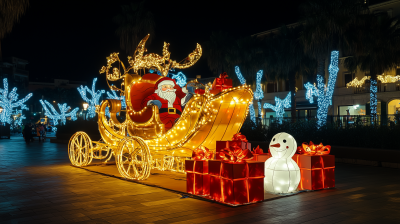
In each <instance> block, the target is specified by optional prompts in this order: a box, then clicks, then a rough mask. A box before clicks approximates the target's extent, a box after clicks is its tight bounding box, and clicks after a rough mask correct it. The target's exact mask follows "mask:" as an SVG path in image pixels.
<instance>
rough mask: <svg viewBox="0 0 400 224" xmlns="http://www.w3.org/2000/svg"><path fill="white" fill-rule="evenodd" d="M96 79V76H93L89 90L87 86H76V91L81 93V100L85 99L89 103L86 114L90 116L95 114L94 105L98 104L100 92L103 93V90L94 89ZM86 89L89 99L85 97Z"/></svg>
mask: <svg viewBox="0 0 400 224" xmlns="http://www.w3.org/2000/svg"><path fill="white" fill-rule="evenodd" d="M96 81H97V78H94V79H93V84H92V90H90V89H89V88H88V87H87V86H85V87H83V86H80V87H78V91H79V93H80V94H81V96H82V98H83V100H84V101H86V102H87V103H89V107H88V116H89V117H91V118H92V117H94V116H95V115H96V106H97V105H99V104H100V103H99V100H100V96H101V94H103V93H105V90H97V91H96V90H95V89H96V87H95V86H96ZM86 91H87V92H88V93H89V94H90V95H91V96H92V98H91V99H89V98H88V97H87V95H86Z"/></svg>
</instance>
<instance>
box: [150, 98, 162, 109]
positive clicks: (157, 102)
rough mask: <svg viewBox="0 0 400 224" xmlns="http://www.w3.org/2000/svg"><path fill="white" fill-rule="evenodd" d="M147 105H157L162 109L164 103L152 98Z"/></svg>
mask: <svg viewBox="0 0 400 224" xmlns="http://www.w3.org/2000/svg"><path fill="white" fill-rule="evenodd" d="M147 105H156V106H157V107H158V109H161V106H162V103H161V102H160V101H159V100H150V101H149V102H147Z"/></svg>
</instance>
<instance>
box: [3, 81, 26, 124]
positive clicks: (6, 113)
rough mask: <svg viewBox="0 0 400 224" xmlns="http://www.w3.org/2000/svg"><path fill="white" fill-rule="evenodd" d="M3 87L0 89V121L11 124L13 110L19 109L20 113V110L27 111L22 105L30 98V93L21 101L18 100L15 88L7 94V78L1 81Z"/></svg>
mask: <svg viewBox="0 0 400 224" xmlns="http://www.w3.org/2000/svg"><path fill="white" fill-rule="evenodd" d="M3 86H4V89H1V88H0V94H1V95H0V106H1V107H2V108H3V112H2V113H1V114H0V121H1V122H4V123H8V124H11V123H12V122H13V119H12V118H11V116H12V115H16V114H15V113H14V114H13V110H14V109H13V108H17V107H21V112H22V110H28V107H27V106H26V105H25V104H24V103H25V102H26V101H27V100H29V98H31V97H32V93H29V94H28V95H26V96H25V97H24V98H23V99H21V100H18V94H17V87H14V88H13V89H12V90H11V92H10V93H8V81H7V78H4V79H3ZM17 100H18V101H17ZM15 101H16V102H15ZM24 118H25V117H24ZM24 118H21V119H24ZM21 122H22V121H21Z"/></svg>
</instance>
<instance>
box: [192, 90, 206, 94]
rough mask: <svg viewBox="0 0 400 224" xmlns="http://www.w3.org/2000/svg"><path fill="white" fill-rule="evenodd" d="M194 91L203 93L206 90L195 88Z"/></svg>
mask: <svg viewBox="0 0 400 224" xmlns="http://www.w3.org/2000/svg"><path fill="white" fill-rule="evenodd" d="M194 93H196V94H200V95H203V94H204V93H205V90H204V89H195V90H194Z"/></svg>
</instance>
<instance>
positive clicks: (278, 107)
mask: <svg viewBox="0 0 400 224" xmlns="http://www.w3.org/2000/svg"><path fill="white" fill-rule="evenodd" d="M290 104H291V96H290V91H289V93H288V94H287V96H286V97H285V99H283V100H281V99H279V98H278V97H275V106H274V105H272V104H269V103H265V104H264V109H272V110H273V111H275V113H276V117H277V118H282V117H283V115H284V114H285V108H290Z"/></svg>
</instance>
